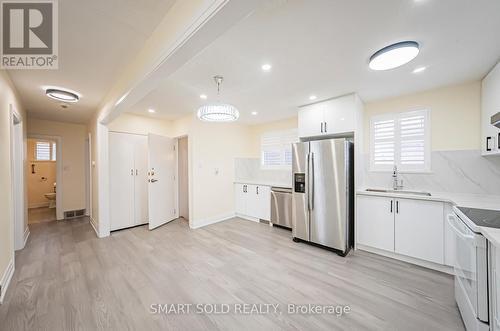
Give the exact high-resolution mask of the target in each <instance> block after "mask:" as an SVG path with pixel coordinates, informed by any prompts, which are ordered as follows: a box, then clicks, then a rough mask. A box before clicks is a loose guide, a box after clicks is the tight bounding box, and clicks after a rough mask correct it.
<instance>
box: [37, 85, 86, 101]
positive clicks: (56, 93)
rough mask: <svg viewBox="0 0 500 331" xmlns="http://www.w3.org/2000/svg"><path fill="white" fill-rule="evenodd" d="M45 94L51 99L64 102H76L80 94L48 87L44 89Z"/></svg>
mask: <svg viewBox="0 0 500 331" xmlns="http://www.w3.org/2000/svg"><path fill="white" fill-rule="evenodd" d="M45 94H46V95H47V96H48V97H49V98H52V99H55V100H58V101H64V102H78V100H80V96H79V95H78V94H76V93H75V92H70V91H65V90H61V89H56V88H49V89H46V90H45Z"/></svg>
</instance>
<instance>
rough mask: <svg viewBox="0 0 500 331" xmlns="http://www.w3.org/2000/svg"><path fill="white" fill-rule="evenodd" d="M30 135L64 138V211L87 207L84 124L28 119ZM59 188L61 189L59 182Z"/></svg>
mask: <svg viewBox="0 0 500 331" xmlns="http://www.w3.org/2000/svg"><path fill="white" fill-rule="evenodd" d="M28 135H48V136H58V137H61V145H60V146H58V147H59V148H60V150H61V160H58V162H62V169H63V174H62V190H63V191H62V192H63V201H62V208H63V211H67V210H77V209H85V208H86V199H85V194H86V192H85V180H86V179H85V166H86V165H85V143H86V142H85V139H86V135H87V128H86V126H85V125H81V124H73V123H63V122H55V121H46V120H40V119H36V118H30V119H29V120H28ZM57 186H58V188H60V187H61V185H60V183H57Z"/></svg>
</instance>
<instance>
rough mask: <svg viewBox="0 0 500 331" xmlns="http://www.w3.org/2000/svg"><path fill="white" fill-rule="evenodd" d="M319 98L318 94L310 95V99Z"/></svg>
mask: <svg viewBox="0 0 500 331" xmlns="http://www.w3.org/2000/svg"><path fill="white" fill-rule="evenodd" d="M317 98H318V97H317V96H315V95H311V96H310V97H309V100H316V99H317Z"/></svg>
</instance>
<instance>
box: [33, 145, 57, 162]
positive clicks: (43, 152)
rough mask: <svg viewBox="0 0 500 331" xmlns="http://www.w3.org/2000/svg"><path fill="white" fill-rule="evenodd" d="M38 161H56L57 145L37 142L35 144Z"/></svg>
mask: <svg viewBox="0 0 500 331" xmlns="http://www.w3.org/2000/svg"><path fill="white" fill-rule="evenodd" d="M35 160H36V161H55V160H56V144H55V143H52V142H49V141H37V142H36V144H35Z"/></svg>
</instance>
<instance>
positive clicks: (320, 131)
mask: <svg viewBox="0 0 500 331" xmlns="http://www.w3.org/2000/svg"><path fill="white" fill-rule="evenodd" d="M361 111H362V103H361V100H360V99H359V97H358V96H357V95H356V94H349V95H345V96H342V97H338V98H335V99H330V100H326V101H323V102H318V103H315V104H312V105H307V106H303V107H301V108H300V109H299V115H298V125H299V137H314V136H321V135H334V134H343V133H348V132H354V131H356V127H357V121H358V120H360V113H361Z"/></svg>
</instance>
